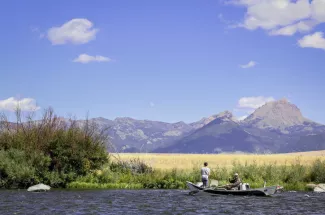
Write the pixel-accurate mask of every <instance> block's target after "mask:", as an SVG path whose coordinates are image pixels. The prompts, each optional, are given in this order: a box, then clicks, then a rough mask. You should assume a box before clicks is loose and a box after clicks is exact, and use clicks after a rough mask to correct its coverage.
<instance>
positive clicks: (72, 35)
mask: <svg viewBox="0 0 325 215" xmlns="http://www.w3.org/2000/svg"><path fill="white" fill-rule="evenodd" d="M97 32H98V29H95V28H93V23H92V22H90V21H89V20H87V19H72V20H70V21H68V22H66V23H64V24H63V25H62V26H60V27H52V28H50V29H49V30H48V32H47V38H48V39H49V40H50V41H51V42H52V44H53V45H62V44H66V43H72V44H85V43H88V42H89V41H91V40H94V39H95V38H96V34H97Z"/></svg>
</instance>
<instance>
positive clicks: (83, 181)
mask: <svg viewBox="0 0 325 215" xmlns="http://www.w3.org/2000/svg"><path fill="white" fill-rule="evenodd" d="M199 170H200V166H197V167H194V168H193V169H192V170H190V171H188V170H186V171H185V170H181V169H173V170H167V171H162V170H155V169H152V168H150V166H148V165H146V164H144V163H143V162H141V161H140V160H139V159H134V160H131V161H130V162H126V161H123V162H112V163H110V164H108V165H106V166H105V167H104V168H103V169H102V170H100V171H97V172H94V173H91V174H88V175H86V176H82V177H79V178H77V181H76V182H75V183H73V184H72V185H71V187H74V188H86V186H89V187H93V188H101V187H103V186H104V187H105V188H111V189H114V188H117V187H118V185H119V184H120V185H121V186H120V187H119V188H122V189H132V186H133V185H134V186H135V188H140V187H141V188H147V189H186V181H191V182H198V181H200V171H199ZM211 170H212V171H211V176H210V179H215V180H218V181H219V184H220V185H224V184H226V183H228V179H229V177H231V176H232V175H233V174H234V173H235V172H237V173H239V175H240V177H241V179H242V180H243V181H244V182H248V183H250V185H251V187H253V188H254V187H255V188H256V187H261V186H263V185H264V181H266V183H267V185H282V186H284V188H285V189H286V190H307V189H308V188H307V187H306V186H305V185H306V184H307V183H310V182H315V183H324V182H325V161H321V160H315V161H314V163H313V164H312V165H304V164H302V163H301V162H300V160H299V159H297V161H296V162H295V163H294V164H292V165H277V164H276V163H272V164H264V165H257V163H256V162H253V163H250V164H248V163H246V164H241V163H239V162H234V163H233V166H232V168H225V167H220V166H217V167H212V168H211ZM103 184H105V185H103ZM101 185H103V186H101ZM127 185H128V186H127ZM139 185H141V186H139Z"/></svg>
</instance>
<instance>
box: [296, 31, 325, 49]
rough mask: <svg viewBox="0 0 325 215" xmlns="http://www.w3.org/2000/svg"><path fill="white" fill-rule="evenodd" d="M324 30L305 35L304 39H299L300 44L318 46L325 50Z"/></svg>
mask: <svg viewBox="0 0 325 215" xmlns="http://www.w3.org/2000/svg"><path fill="white" fill-rule="evenodd" d="M323 36H324V34H323V33H322V32H316V33H314V34H310V35H307V36H304V37H303V38H302V39H300V40H298V44H299V46H300V47H302V48H316V49H324V50H325V38H324V37H323Z"/></svg>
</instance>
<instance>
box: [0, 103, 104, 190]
mask: <svg viewBox="0 0 325 215" xmlns="http://www.w3.org/2000/svg"><path fill="white" fill-rule="evenodd" d="M16 117H17V119H16V122H14V123H13V122H10V121H9V120H8V119H7V117H6V116H5V115H2V116H1V118H0V187H4V188H26V187H28V186H30V185H34V184H37V183H45V184H48V185H50V186H51V187H54V188H55V187H66V185H67V184H68V183H70V182H72V181H75V180H76V178H77V177H80V176H84V175H87V174H89V173H90V172H92V171H95V170H97V169H100V168H101V167H102V165H103V164H105V163H107V162H108V157H107V152H106V147H105V143H106V139H105V138H106V137H105V135H104V132H101V131H99V129H98V127H97V125H96V124H93V123H91V122H90V121H88V120H86V121H85V123H83V124H78V121H76V120H73V119H69V120H64V119H62V118H60V117H58V116H56V115H55V114H54V112H53V110H52V109H48V110H46V111H45V113H44V115H43V117H42V118H41V119H40V120H33V119H32V117H30V116H28V117H27V118H26V120H25V121H23V120H22V112H21V111H19V110H17V112H16Z"/></svg>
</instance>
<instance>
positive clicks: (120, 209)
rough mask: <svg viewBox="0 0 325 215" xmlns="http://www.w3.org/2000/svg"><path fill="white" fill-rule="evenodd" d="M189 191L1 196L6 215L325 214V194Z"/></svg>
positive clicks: (16, 193)
mask: <svg viewBox="0 0 325 215" xmlns="http://www.w3.org/2000/svg"><path fill="white" fill-rule="evenodd" d="M187 193H188V191H186V190H88V191H85V190H77V191H76V190H72V191H69V190H51V191H50V192H47V193H29V192H27V191H11V190H5V191H0V196H1V201H0V214H1V215H5V214H11V215H13V214H15V215H18V214H40V215H45V214H60V215H63V214H69V215H70V214H78V215H83V214H123V215H127V214H195V215H196V214H308V215H312V214H325V210H324V209H325V208H324V202H325V193H312V192H309V193H306V192H285V193H281V194H278V195H277V196H273V197H254V196H249V197H240V196H207V195H199V196H189V195H188V194H187Z"/></svg>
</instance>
